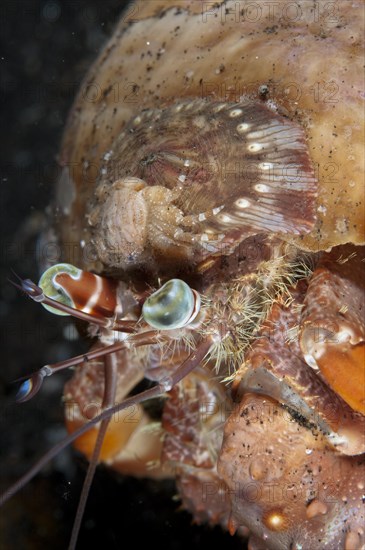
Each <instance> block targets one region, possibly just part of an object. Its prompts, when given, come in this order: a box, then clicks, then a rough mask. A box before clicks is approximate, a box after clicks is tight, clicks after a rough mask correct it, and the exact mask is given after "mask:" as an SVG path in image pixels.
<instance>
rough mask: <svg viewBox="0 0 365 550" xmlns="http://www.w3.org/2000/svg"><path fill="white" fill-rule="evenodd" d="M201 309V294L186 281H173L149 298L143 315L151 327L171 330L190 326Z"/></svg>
mask: <svg viewBox="0 0 365 550" xmlns="http://www.w3.org/2000/svg"><path fill="white" fill-rule="evenodd" d="M199 308H200V297H199V294H198V293H197V292H196V291H195V290H192V289H191V288H190V286H189V285H187V284H186V283H185V282H184V281H181V280H180V279H171V281H168V282H167V283H165V284H164V285H163V286H162V287H161V288H160V289H159V290H157V291H156V292H154V293H153V294H152V295H151V296H150V297H149V298H147V300H146V301H145V303H144V304H143V307H142V315H143V317H144V320H145V321H146V322H147V323H148V324H149V325H150V326H151V327H154V328H157V329H161V330H169V329H170V330H171V329H176V328H182V327H184V326H186V325H188V324H189V323H190V322H191V321H192V320H193V319H194V318H195V317H196V315H197V314H198V312H199Z"/></svg>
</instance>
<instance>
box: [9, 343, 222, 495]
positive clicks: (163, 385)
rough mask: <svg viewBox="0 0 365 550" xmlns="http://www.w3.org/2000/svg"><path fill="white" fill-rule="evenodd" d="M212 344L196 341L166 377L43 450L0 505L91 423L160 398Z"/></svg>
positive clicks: (88, 427) (88, 428)
mask: <svg viewBox="0 0 365 550" xmlns="http://www.w3.org/2000/svg"><path fill="white" fill-rule="evenodd" d="M213 345H214V337H213V336H209V337H206V338H204V339H202V340H200V342H198V344H197V348H196V349H195V350H194V351H193V352H192V353H191V354H190V355H189V356H188V357H187V358H186V359H185V361H183V363H181V365H180V366H179V367H178V368H177V369H176V370H175V371H174V372H172V373H171V375H170V376H167V377H165V378H163V379H162V380H160V381H159V383H158V384H157V385H156V386H153V387H152V388H149V389H148V390H145V391H143V392H141V393H139V394H138V395H133V396H131V397H128V398H127V399H125V400H124V401H123V402H122V403H119V404H118V405H115V406H113V407H109V408H108V409H105V410H104V411H103V412H102V413H101V414H99V415H98V416H96V417H95V418H93V419H92V420H90V421H89V422H88V423H87V424H84V425H83V426H81V427H80V428H78V429H77V430H75V431H74V432H73V433H72V434H70V435H68V436H66V437H65V438H64V439H63V440H62V441H60V442H59V443H57V445H55V446H54V447H52V449H50V450H49V451H48V452H47V453H45V454H44V455H43V456H42V457H41V458H40V459H39V460H38V462H36V464H34V466H33V467H32V468H30V470H28V472H27V473H26V474H25V475H24V476H23V477H21V478H20V479H19V480H18V481H17V482H15V483H14V484H13V485H12V486H11V487H9V489H8V490H7V491H5V492H4V493H3V494H1V495H0V506H2V505H3V504H4V503H5V502H7V501H8V500H9V499H10V498H11V497H12V496H13V495H14V494H15V493H17V492H18V491H19V490H20V489H22V488H23V487H24V486H25V485H26V484H27V483H28V482H29V481H30V480H31V479H33V477H34V476H35V475H37V474H38V472H39V471H40V470H41V469H42V468H43V466H45V465H46V464H47V463H48V462H49V461H50V460H52V459H53V458H54V457H55V456H57V455H58V453H59V452H60V451H62V450H63V449H65V448H66V447H67V446H68V445H70V444H71V443H72V442H73V441H75V440H76V439H77V438H78V437H80V436H81V435H83V434H84V433H85V432H87V431H88V430H90V429H91V428H92V427H93V426H95V425H96V424H98V423H99V422H101V421H103V420H105V419H108V418H110V417H111V416H113V414H116V413H117V412H119V411H122V410H124V409H126V408H128V407H130V406H131V405H136V404H138V403H143V402H144V401H147V400H149V399H154V398H156V397H160V396H161V395H163V394H164V393H166V392H168V391H170V390H171V389H172V388H173V386H175V385H176V384H177V383H178V382H180V380H182V379H183V378H185V377H186V376H187V375H188V374H189V372H191V371H192V370H193V369H195V367H197V366H198V365H199V364H200V363H201V362H202V361H203V359H204V357H205V356H206V355H207V354H208V353H209V350H210V348H211V347H212V346H213Z"/></svg>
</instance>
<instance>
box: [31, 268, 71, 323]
mask: <svg viewBox="0 0 365 550" xmlns="http://www.w3.org/2000/svg"><path fill="white" fill-rule="evenodd" d="M65 274H67V277H68V278H72V279H73V280H74V281H79V280H80V278H81V274H82V271H81V269H78V268H77V267H75V266H73V265H71V264H56V265H53V266H52V267H50V268H49V269H47V270H46V271H45V272H44V273H43V275H42V276H41V278H40V279H39V283H38V285H39V286H40V287H41V289H42V290H43V292H44V293H45V295H46V296H48V297H49V298H52V300H56V301H57V302H60V303H61V304H65V305H66V306H69V307H73V308H74V307H76V306H75V302H74V300H73V298H72V297H71V295H70V293H69V292H68V290H67V288H66V286H65V285H64V284H63V280H64V279H65V277H64V276H65ZM42 306H43V307H44V308H46V309H47V310H48V311H50V312H51V313H54V314H55V315H69V313H67V312H65V311H61V310H57V309H55V308H54V307H52V306H49V305H47V304H44V303H42Z"/></svg>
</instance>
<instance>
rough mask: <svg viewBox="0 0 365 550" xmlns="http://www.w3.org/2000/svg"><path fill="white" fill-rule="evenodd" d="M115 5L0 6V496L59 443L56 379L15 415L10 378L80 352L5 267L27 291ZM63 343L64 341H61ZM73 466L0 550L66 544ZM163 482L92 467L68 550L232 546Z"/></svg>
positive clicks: (24, 505)
mask: <svg viewBox="0 0 365 550" xmlns="http://www.w3.org/2000/svg"><path fill="white" fill-rule="evenodd" d="M125 3H126V2H123V0H104V1H95V0H87V1H86V0H85V1H84V0H72V1H71V0H70V1H69V0H62V1H61V0H48V1H40V0H24V1H19V0H15V1H13V0H12V1H4V0H2V2H1V7H0V10H1V11H0V29H1V52H0V67H1V81H0V93H1V122H2V124H1V129H2V132H1V147H0V155H1V174H0V176H1V180H0V223H1V232H0V235H1V237H0V239H1V241H0V251H1V265H0V285H1V295H0V322H1V331H0V338H1V361H0V399H1V415H0V439H1V445H0V452H1V466H0V467H1V477H2V484H1V485H2V488H6V487H7V486H8V485H9V484H10V483H11V482H12V481H14V480H15V479H17V478H18V477H19V476H20V475H21V474H22V473H24V472H25V471H26V470H27V468H28V467H29V466H30V465H31V464H33V463H34V461H35V460H36V457H39V456H41V454H42V452H44V451H45V450H46V449H48V448H49V447H51V446H52V444H54V443H55V442H56V441H58V440H59V439H61V438H62V436H63V435H64V433H65V430H64V427H63V421H62V404H61V394H62V386H63V383H64V380H65V378H67V377H68V376H69V373H66V374H65V375H61V374H60V375H57V376H55V377H52V378H51V379H49V380H47V383H46V384H44V387H43V388H42V391H41V393H40V394H39V395H37V396H36V397H35V398H34V399H33V400H32V401H30V402H28V403H25V404H23V405H16V404H15V403H14V386H13V384H12V381H13V380H15V379H16V378H17V377H19V376H22V375H24V374H26V373H28V372H32V371H34V370H36V369H38V368H39V367H40V366H41V365H42V364H45V363H48V362H55V361H58V360H61V359H63V358H66V357H69V356H70V355H73V354H76V353H81V352H83V351H85V350H86V349H87V345H88V344H87V342H82V341H80V340H79V341H73V340H71V339H70V336H72V334H74V330H72V328H71V326H70V322H69V321H68V320H67V319H65V318H62V319H61V318H59V317H55V316H52V315H50V314H49V313H47V312H46V311H45V310H44V309H43V308H42V307H40V306H38V305H37V304H35V303H33V302H31V301H30V300H29V299H27V298H26V297H24V296H22V295H21V294H20V293H19V292H18V291H17V290H16V289H15V288H13V287H12V286H11V285H10V283H9V282H8V281H7V278H8V277H10V278H11V277H12V275H11V269H14V270H15V271H16V272H17V273H19V274H20V275H21V276H23V277H29V278H32V279H33V280H35V281H37V280H38V278H39V272H38V266H37V249H36V245H37V235H38V234H39V231H40V230H41V228H42V223H43V222H44V211H45V208H46V206H47V204H48V203H49V201H50V198H51V195H52V185H53V182H54V180H55V178H56V175H57V165H56V155H57V150H58V147H59V143H60V138H61V134H62V129H63V127H64V124H65V120H66V116H67V112H68V110H69V108H70V106H71V103H72V99H73V97H74V95H75V93H76V90H77V88H78V85H79V84H80V82H81V79H82V77H83V76H84V74H85V72H86V70H87V68H88V67H89V65H90V63H91V62H92V60H93V59H94V58H95V56H96V54H97V53H98V51H100V47H101V46H102V44H103V43H104V41H105V40H106V38H107V37H108V36H109V35H110V33H111V32H112V29H113V27H114V25H115V24H116V22H117V20H118V17H119V15H120V13H121V8H122V6H123V5H124V4H125ZM65 336H66V337H65ZM84 472H85V462H84V461H83V460H82V459H81V458H80V457H78V456H77V455H76V454H75V453H73V452H72V450H70V449H69V450H68V451H66V452H63V453H62V454H61V455H59V457H58V458H57V459H55V460H54V461H53V463H52V464H50V465H48V466H47V467H46V468H44V469H43V470H42V473H41V474H40V475H39V476H37V477H36V478H35V479H34V480H33V481H32V482H31V483H29V484H28V485H27V487H25V488H24V489H23V490H22V491H21V492H19V493H18V495H16V496H15V497H14V498H13V499H12V500H11V501H10V502H9V503H8V504H7V505H6V506H4V508H2V509H1V510H0V514H1V524H0V528H1V531H0V547H1V548H2V549H3V550H8V549H11V548H25V549H38V548H48V547H50V546H52V548H54V549H55V550H56V549H58V548H60V549H61V548H65V547H66V546H67V542H68V537H69V534H70V532H71V526H72V521H73V516H74V513H75V507H76V506H77V499H78V495H79V492H80V488H81V484H82V480H83V475H84ZM175 492H176V491H175V488H174V485H173V483H156V482H152V481H136V480H133V479H129V478H123V477H121V476H118V475H116V474H113V473H110V472H107V471H106V469H105V468H103V467H101V468H99V471H98V474H97V476H96V479H95V481H94V484H93V490H92V494H91V497H90V499H89V503H88V507H87V510H86V514H85V518H84V522H83V528H82V532H81V534H80V538H79V543H78V548H89V547H90V545H91V544H92V545H93V547H95V546H99V547H101V545H103V546H104V547H106V548H108V549H113V548H128V546H127V545H126V543H125V536H126V533H127V532H128V533H129V535H130V536H132V540H133V542H134V544H136V545H143V544H149V545H150V544H152V543H155V544H157V545H158V547H159V548H169V549H176V550H177V549H180V548H186V546H187V545H189V547H190V548H202V547H203V548H205V547H206V548H208V547H209V546H210V545H211V544H212V543H213V542H214V543H215V544H218V545H219V544H221V545H224V547H225V548H227V549H228V548H243V547H244V543H243V542H242V541H240V540H238V539H236V538H232V537H230V536H229V535H228V534H225V533H223V532H222V531H221V530H220V529H219V528H216V529H211V528H209V527H205V526H202V527H198V526H194V525H192V519H191V516H190V515H189V514H188V513H186V512H181V511H180V510H179V502H178V500H176V499H175V500H173V498H172V497H173V495H174V494H175Z"/></svg>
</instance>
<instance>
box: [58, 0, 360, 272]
mask: <svg viewBox="0 0 365 550" xmlns="http://www.w3.org/2000/svg"><path fill="white" fill-rule="evenodd" d="M274 4H275V6H274ZM239 8H241V9H239ZM161 9H163V10H164V11H163V14H162V16H158V17H157V16H156V15H155V14H157V13H160V12H161ZM362 10H363V4H362V2H361V1H360V0H354V1H353V2H351V8H350V9H349V4H348V2H330V3H328V2H324V1H323V2H322V1H320V2H315V3H311V2H305V3H303V4H302V3H300V4H299V3H291V6H290V5H289V4H288V3H287V2H286V1H285V0H278V1H277V2H275V3H270V2H269V3H261V2H258V3H251V4H249V5H246V4H242V6H241V5H240V3H239V2H238V3H237V2H233V1H232V2H230V1H227V2H216V3H214V4H213V3H206V4H205V3H201V2H190V1H180V2H166V1H165V2H164V1H161V2H155V1H152V2H151V1H148V2H137V3H133V4H132V5H131V7H130V9H129V11H128V10H127V12H126V13H125V16H124V17H122V19H121V22H120V23H119V26H118V28H117V29H116V31H115V33H114V35H113V36H112V38H111V39H110V41H109V42H108V43H107V45H106V46H105V48H104V50H103V51H102V53H101V54H100V56H99V58H98V60H97V61H96V63H95V64H94V65H93V67H92V68H91V70H90V72H89V74H88V76H87V78H86V79H85V81H84V84H83V86H82V88H81V90H80V92H79V95H78V98H77V100H76V102H75V104H74V107H73V110H72V112H71V115H70V118H69V121H68V126H67V129H66V132H65V134H64V140H63V146H62V151H61V155H60V159H61V163H62V165H63V166H64V167H65V168H64V174H63V177H62V178H61V180H60V184H59V185H60V186H61V187H60V189H59V192H58V196H59V197H61V201H60V202H59V205H58V206H59V209H60V212H61V215H60V224H59V225H60V229H61V235H62V239H63V241H64V242H68V243H69V242H76V243H79V242H80V241H85V242H86V243H88V240H89V234H88V227H87V223H86V220H85V211H86V208H87V202H88V200H89V199H90V197H91V196H92V195H93V192H94V187H95V184H96V181H97V174H98V172H99V169H100V165H101V163H102V162H103V158H105V156H107V155H108V154H109V152H110V148H111V144H112V141H113V139H114V138H115V137H116V136H117V135H118V133H119V132H120V131H121V129H122V128H123V127H124V125H125V124H126V123H127V122H128V120H129V119H130V118H131V117H132V116H135V115H136V114H138V113H139V112H140V111H141V110H142V109H145V108H151V107H154V108H156V107H161V106H164V105H168V104H170V103H172V102H176V99H177V98H187V97H188V98H196V97H198V98H201V97H209V98H212V99H214V100H219V101H222V100H223V101H224V100H228V101H238V100H239V98H240V96H242V95H243V94H244V95H249V96H250V97H252V98H254V99H257V98H258V97H259V94H260V93H261V94H264V95H265V96H266V97H267V98H269V99H270V101H272V103H273V104H275V105H277V106H278V107H279V109H280V111H282V112H283V113H286V114H287V115H288V116H289V117H291V118H293V119H294V120H296V121H298V122H299V123H300V124H301V125H303V127H304V129H305V132H306V136H307V139H308V147H309V151H310V155H311V157H312V160H313V163H314V166H315V168H316V171H317V176H318V178H319V196H318V202H317V214H318V221H317V224H316V226H315V228H314V230H313V231H312V232H311V233H310V234H309V235H307V236H305V237H304V238H299V239H297V240H296V243H297V244H299V245H300V246H301V247H303V248H305V249H309V250H314V251H317V250H323V249H328V248H329V247H331V246H333V245H336V244H341V243H346V242H349V241H351V242H353V243H355V244H360V243H363V242H364V218H365V215H364V201H363V199H364V184H363V166H364V158H363V155H364V148H363V129H362V126H363V125H362V121H363V112H364V111H363V90H362V76H361V75H362V64H363V56H362V39H361V21H362V17H363V12H362ZM70 197H71V198H70ZM66 259H67V258H66ZM92 260H93V259H92V258H90V257H89V256H88V254H87V253H85V254H83V255H82V258H80V262H78V263H79V264H81V262H82V263H83V266H84V267H91V266H92V265H93V261H92ZM74 261H75V259H74Z"/></svg>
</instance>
